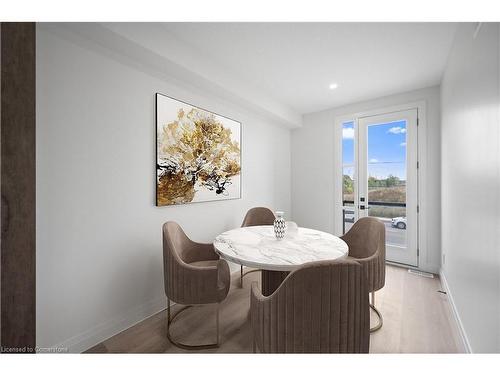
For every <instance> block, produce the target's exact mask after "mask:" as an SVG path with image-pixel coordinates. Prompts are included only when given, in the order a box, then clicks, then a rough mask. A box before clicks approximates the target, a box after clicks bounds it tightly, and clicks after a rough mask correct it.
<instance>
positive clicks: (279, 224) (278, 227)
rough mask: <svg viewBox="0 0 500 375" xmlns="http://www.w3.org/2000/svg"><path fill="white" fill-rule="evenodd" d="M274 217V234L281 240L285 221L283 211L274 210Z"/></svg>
mask: <svg viewBox="0 0 500 375" xmlns="http://www.w3.org/2000/svg"><path fill="white" fill-rule="evenodd" d="M275 214H276V219H275V220H274V235H275V236H276V238H277V239H278V240H282V239H283V237H285V232H286V223H285V219H284V218H283V215H284V212H283V211H276V212H275Z"/></svg>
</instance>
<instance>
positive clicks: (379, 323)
mask: <svg viewBox="0 0 500 375" xmlns="http://www.w3.org/2000/svg"><path fill="white" fill-rule="evenodd" d="M370 294H371V297H372V301H371V303H370V308H371V309H372V310H373V312H374V313H375V314H376V315H377V318H378V323H377V325H375V327H373V328H371V327H370V333H373V332H375V331H378V330H379V329H380V328H382V325H383V324H384V319H383V318H382V314H381V313H380V311H378V309H377V308H376V307H375V292H371V293H370Z"/></svg>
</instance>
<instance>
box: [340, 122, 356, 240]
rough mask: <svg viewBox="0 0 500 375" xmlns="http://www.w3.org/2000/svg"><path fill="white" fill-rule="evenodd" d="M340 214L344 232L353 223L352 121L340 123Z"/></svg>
mask: <svg viewBox="0 0 500 375" xmlns="http://www.w3.org/2000/svg"><path fill="white" fill-rule="evenodd" d="M342 174H343V186H342V206H343V210H342V215H343V222H344V224H343V225H344V226H343V228H344V233H345V232H347V231H348V230H349V229H350V228H351V226H352V224H353V223H354V122H353V121H348V122H344V123H343V124H342Z"/></svg>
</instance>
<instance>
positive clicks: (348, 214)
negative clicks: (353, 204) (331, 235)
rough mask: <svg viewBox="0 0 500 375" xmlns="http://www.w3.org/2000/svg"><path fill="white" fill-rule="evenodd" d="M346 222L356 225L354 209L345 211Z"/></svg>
mask: <svg viewBox="0 0 500 375" xmlns="http://www.w3.org/2000/svg"><path fill="white" fill-rule="evenodd" d="M344 221H345V222H346V223H354V210H353V209H349V208H347V209H344Z"/></svg>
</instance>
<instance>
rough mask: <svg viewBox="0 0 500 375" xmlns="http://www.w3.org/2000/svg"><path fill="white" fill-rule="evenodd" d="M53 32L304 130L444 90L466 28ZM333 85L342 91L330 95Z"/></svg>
mask: <svg viewBox="0 0 500 375" xmlns="http://www.w3.org/2000/svg"><path fill="white" fill-rule="evenodd" d="M45 27H47V28H49V29H51V30H52V31H55V32H59V33H60V34H61V35H63V36H64V37H68V35H69V33H68V31H71V32H72V33H73V34H75V35H79V37H82V36H83V37H85V39H86V40H89V39H90V40H91V41H92V42H93V45H94V46H99V48H104V49H105V50H106V51H112V52H113V53H115V54H117V56H118V55H119V56H122V57H124V58H123V59H122V60H123V61H132V60H133V61H134V66H140V67H142V69H145V70H147V71H149V72H154V74H161V75H162V76H165V77H167V78H168V79H169V80H174V81H178V82H180V83H181V84H182V85H183V86H190V87H193V88H195V89H199V90H203V92H204V93H207V94H209V95H214V96H216V97H217V98H221V99H222V100H226V101H231V102H232V103H235V104H238V105H240V106H242V107H246V108H248V109H250V110H251V111H253V112H255V113H259V114H261V115H263V116H266V117H267V118H270V119H272V120H274V121H278V122H280V123H282V124H284V125H285V126H288V127H291V128H294V127H300V126H301V124H302V115H303V114H305V113H311V112H316V111H321V110H324V109H328V108H332V107H338V106H341V105H345V104H351V103H356V102H360V101H363V100H369V99H374V98H378V97H382V96H387V95H392V94H397V93H401V92H405V91H410V90H414V89H419V88H424V87H429V86H433V85H438V84H439V83H440V82H441V77H442V75H443V72H444V68H445V64H446V59H447V57H448V53H449V51H450V49H451V45H452V42H453V37H454V34H455V30H456V27H457V24H455V23H101V24H95V23H70V24H47V25H45ZM58 30H59V31H58ZM70 34H71V33H70ZM106 53H107V52H106ZM331 83H337V84H338V88H337V89H335V90H330V89H329V86H330V84H331ZM181 99H182V98H181Z"/></svg>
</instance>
